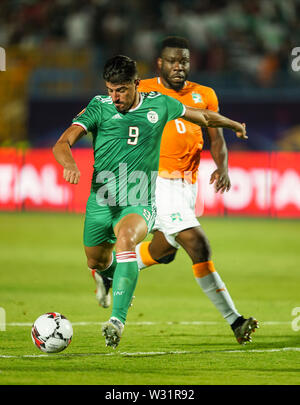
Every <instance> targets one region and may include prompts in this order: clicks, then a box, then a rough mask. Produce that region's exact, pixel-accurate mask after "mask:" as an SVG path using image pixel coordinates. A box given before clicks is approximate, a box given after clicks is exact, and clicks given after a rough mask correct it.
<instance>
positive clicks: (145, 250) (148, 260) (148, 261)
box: [139, 242, 158, 267]
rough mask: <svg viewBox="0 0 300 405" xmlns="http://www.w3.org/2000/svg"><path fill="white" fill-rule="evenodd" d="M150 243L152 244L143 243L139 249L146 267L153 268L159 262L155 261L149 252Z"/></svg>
mask: <svg viewBox="0 0 300 405" xmlns="http://www.w3.org/2000/svg"><path fill="white" fill-rule="evenodd" d="M150 243H151V242H142V243H141V244H140V249H139V254H140V258H141V260H142V262H143V263H144V265H145V266H146V267H148V266H152V265H153V264H158V262H157V261H156V260H154V259H153V257H152V256H151V254H150V252H149V245H150Z"/></svg>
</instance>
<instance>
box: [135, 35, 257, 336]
mask: <svg viewBox="0 0 300 405" xmlns="http://www.w3.org/2000/svg"><path fill="white" fill-rule="evenodd" d="M157 64H158V69H159V76H158V77H154V78H151V79H147V80H142V81H141V83H140V85H139V91H140V92H149V91H157V92H160V93H162V94H166V95H169V96H171V97H174V98H176V99H177V100H179V101H181V102H182V103H183V104H185V105H188V106H190V107H195V108H204V109H209V110H212V111H216V112H217V111H218V110H219V107H218V99H217V96H216V94H215V92H214V90H213V89H212V88H210V87H206V86H202V85H200V84H197V83H193V82H190V81H187V76H188V73H189V70H190V51H189V44H188V41H187V40H186V39H184V38H180V37H168V38H166V39H165V40H164V41H163V42H162V46H161V51H160V56H159V58H158V61H157ZM207 131H208V135H209V138H210V152H211V155H212V157H213V159H214V162H215V164H216V167H217V168H216V170H215V171H214V172H213V173H212V174H211V177H210V183H211V184H214V187H215V191H216V192H221V193H223V192H227V191H229V190H230V186H231V185H230V179H229V176H228V166H227V147H226V144H225V140H224V137H223V133H222V129H220V128H207ZM202 148H203V136H202V131H201V128H200V127H199V126H198V125H196V124H193V123H191V122H188V121H186V120H184V119H182V118H178V119H176V120H174V121H170V122H168V124H167V125H166V127H165V129H164V132H163V136H162V141H161V149H160V162H159V175H158V177H157V182H156V205H157V219H156V222H155V226H154V229H155V231H154V236H153V239H152V240H151V242H142V243H140V244H139V245H138V246H137V248H136V253H137V259H138V263H139V268H140V269H142V268H144V267H149V266H152V265H155V264H157V263H169V262H171V261H172V260H174V258H175V255H176V252H177V249H178V248H179V247H180V246H181V247H183V249H184V250H185V251H186V252H187V253H188V255H189V256H190V258H191V260H192V262H193V265H192V268H193V273H194V276H195V279H196V281H197V283H198V284H199V286H200V287H201V288H202V290H203V291H204V293H205V294H206V295H207V296H208V298H209V299H210V300H211V301H212V303H213V304H214V305H215V307H216V308H217V309H218V310H219V311H220V313H221V314H222V316H223V317H224V318H225V320H226V321H227V322H228V323H229V325H230V326H231V328H232V330H233V332H234V334H235V337H236V339H237V341H238V342H239V343H240V344H244V343H246V342H248V341H251V337H250V335H251V333H252V332H253V331H254V330H255V328H257V327H258V324H257V321H256V320H255V319H254V318H253V317H250V318H248V319H245V318H244V317H243V316H241V315H240V314H239V312H238V311H237V309H236V308H235V305H234V303H233V301H232V299H231V297H230V295H229V292H228V290H227V289H226V287H225V285H224V283H223V281H222V279H221V277H220V276H219V274H218V272H217V271H216V269H215V267H214V263H213V261H212V259H211V248H210V244H209V241H208V239H207V237H206V235H205V233H204V231H203V229H202V227H201V226H200V224H199V222H198V220H197V218H196V216H195V203H196V194H197V182H196V179H197V172H198V167H199V164H200V156H201V150H202Z"/></svg>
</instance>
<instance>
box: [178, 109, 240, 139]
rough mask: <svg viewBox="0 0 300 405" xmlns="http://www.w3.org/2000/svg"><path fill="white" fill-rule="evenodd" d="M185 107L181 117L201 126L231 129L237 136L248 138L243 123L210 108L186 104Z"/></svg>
mask: <svg viewBox="0 0 300 405" xmlns="http://www.w3.org/2000/svg"><path fill="white" fill-rule="evenodd" d="M185 108H186V111H185V114H184V116H183V118H184V119H186V120H187V121H190V122H193V123H194V124H198V125H200V126H202V127H211V128H228V129H232V130H233V131H235V133H236V136H237V137H238V138H242V139H248V136H247V135H246V125H245V124H241V123H240V122H237V121H233V120H231V119H229V118H227V117H224V116H223V115H221V114H219V113H217V112H214V111H211V110H203V109H199V108H193V107H188V106H185Z"/></svg>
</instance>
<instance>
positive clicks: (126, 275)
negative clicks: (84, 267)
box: [111, 260, 139, 323]
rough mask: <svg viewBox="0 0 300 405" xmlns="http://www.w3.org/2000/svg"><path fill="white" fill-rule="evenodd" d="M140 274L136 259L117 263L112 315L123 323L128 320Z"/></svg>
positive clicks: (113, 286) (113, 287)
mask: <svg viewBox="0 0 300 405" xmlns="http://www.w3.org/2000/svg"><path fill="white" fill-rule="evenodd" d="M138 274H139V269H138V265H137V262H136V260H135V261H129V262H125V261H122V262H118V263H117V267H116V270H115V274H114V279H113V285H112V291H113V309H112V314H111V316H112V317H116V318H118V319H119V320H120V321H121V322H123V323H125V321H126V317H127V312H128V309H129V306H130V303H131V300H132V297H133V293H134V290H135V287H136V283H137V279H138Z"/></svg>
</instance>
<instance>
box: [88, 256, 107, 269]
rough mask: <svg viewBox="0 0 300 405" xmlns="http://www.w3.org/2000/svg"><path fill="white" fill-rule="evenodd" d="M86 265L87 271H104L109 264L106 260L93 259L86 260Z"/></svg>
mask: <svg viewBox="0 0 300 405" xmlns="http://www.w3.org/2000/svg"><path fill="white" fill-rule="evenodd" d="M87 265H88V268H89V269H93V270H105V269H106V268H107V267H108V266H109V262H108V261H106V260H96V259H93V258H88V259H87Z"/></svg>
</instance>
